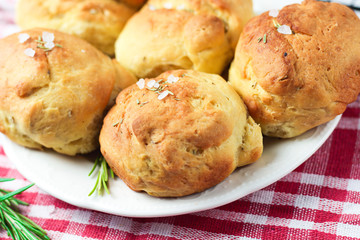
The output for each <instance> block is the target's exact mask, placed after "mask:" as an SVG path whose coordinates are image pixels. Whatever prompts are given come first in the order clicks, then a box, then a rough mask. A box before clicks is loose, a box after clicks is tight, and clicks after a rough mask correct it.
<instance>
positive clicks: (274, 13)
mask: <svg viewBox="0 0 360 240" xmlns="http://www.w3.org/2000/svg"><path fill="white" fill-rule="evenodd" d="M278 15H279V10H277V9H272V10H270V11H269V16H270V17H277V16H278Z"/></svg>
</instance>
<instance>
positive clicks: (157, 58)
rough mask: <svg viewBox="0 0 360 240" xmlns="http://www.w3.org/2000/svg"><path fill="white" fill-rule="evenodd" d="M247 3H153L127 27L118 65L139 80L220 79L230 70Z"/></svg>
mask: <svg viewBox="0 0 360 240" xmlns="http://www.w3.org/2000/svg"><path fill="white" fill-rule="evenodd" d="M252 14H253V12H252V1H251V0H241V1H235V0H221V1H218V0H216V1H215V0H186V1H160V0H152V1H148V3H147V4H146V5H145V6H144V7H143V8H142V9H141V10H140V12H138V13H137V14H135V15H134V16H133V17H132V18H131V19H130V20H129V21H128V23H127V24H126V26H125V27H124V29H123V31H122V32H121V34H120V36H119V38H118V39H117V41H116V43H115V52H116V53H115V55H116V59H117V60H118V61H119V62H120V63H121V64H122V65H123V66H124V67H126V68H128V69H129V70H130V71H132V72H133V73H134V74H135V75H136V76H137V77H156V76H157V75H159V74H160V73H162V72H164V71H166V70H171V69H194V70H198V71H203V72H209V73H218V74H220V73H221V72H222V71H223V70H224V68H225V67H226V66H227V64H229V61H230V60H231V59H232V57H233V52H234V49H235V46H236V43H237V41H238V38H239V35H240V32H241V30H242V28H243V26H244V24H245V22H246V21H247V20H248V19H250V17H251V16H252Z"/></svg>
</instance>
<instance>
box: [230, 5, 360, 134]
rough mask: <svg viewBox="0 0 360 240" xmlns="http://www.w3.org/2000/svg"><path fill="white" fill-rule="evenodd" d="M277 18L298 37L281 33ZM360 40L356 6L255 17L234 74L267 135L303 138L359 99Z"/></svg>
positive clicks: (289, 9) (243, 40) (291, 8)
mask: <svg viewBox="0 0 360 240" xmlns="http://www.w3.org/2000/svg"><path fill="white" fill-rule="evenodd" d="M273 20H275V21H277V22H278V23H279V24H280V25H287V26H289V27H290V28H291V30H292V31H293V34H291V35H285V34H282V33H279V32H278V31H277V28H276V27H275V25H274V22H273ZM265 34H266V43H264V39H263V38H264V35H265ZM258 39H260V41H259V40H258ZM359 43H360V21H359V19H358V17H357V16H356V15H355V13H354V12H353V11H352V10H351V9H349V8H347V7H345V6H343V5H340V4H337V3H324V2H317V1H312V0H309V1H304V2H303V3H302V4H294V5H289V6H286V7H284V8H283V9H282V10H281V11H280V12H279V15H278V16H277V17H276V18H274V17H271V16H269V12H265V13H263V14H262V15H260V16H257V17H255V18H253V19H252V20H250V21H249V23H248V24H247V25H246V26H245V28H244V31H243V34H242V36H241V38H240V40H239V44H238V46H237V50H236V53H235V60H234V62H233V63H232V66H231V69H230V74H229V79H230V82H231V84H232V85H233V86H234V87H235V88H236V90H237V91H238V92H239V93H240V94H241V96H242V97H243V99H244V101H245V103H246V105H247V106H248V109H249V112H250V114H251V116H253V118H254V119H255V121H256V122H258V123H260V125H261V127H262V130H263V133H264V134H266V135H269V136H276V137H293V136H297V135H299V134H301V133H303V132H305V131H307V130H309V129H310V128H313V127H315V126H318V125H320V124H322V123H324V122H327V121H329V120H331V119H333V118H334V117H335V116H336V115H338V114H341V113H342V112H343V111H344V110H345V108H346V105H347V104H348V103H350V102H352V101H354V100H355V99H356V97H357V95H358V93H359V86H360V76H359V70H360V47H359V46H360V45H359Z"/></svg>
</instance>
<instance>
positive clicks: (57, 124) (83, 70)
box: [0, 29, 116, 155]
mask: <svg viewBox="0 0 360 240" xmlns="http://www.w3.org/2000/svg"><path fill="white" fill-rule="evenodd" d="M45 31H46V32H50V33H53V34H54V37H55V40H54V43H55V44H58V45H57V46H55V47H54V48H53V49H52V50H49V51H46V50H45V49H42V48H39V47H38V46H44V44H42V43H39V42H37V40H38V38H39V37H41V36H42V34H43V32H45ZM21 33H27V34H28V35H29V36H30V38H29V39H27V40H26V41H25V42H24V43H20V42H19V39H18V37H19V35H20V34H21ZM21 33H16V34H13V35H11V36H9V37H6V38H3V39H0V52H1V56H0V130H1V132H3V133H4V134H6V135H7V136H8V137H9V138H11V139H12V140H13V141H15V142H17V143H19V144H21V145H25V146H27V147H32V148H42V147H46V148H52V149H54V150H55V151H58V152H60V153H64V154H69V155H75V154H76V153H87V152H90V151H93V150H95V148H96V147H97V146H98V141H97V136H98V134H99V130H100V127H101V123H102V117H103V111H104V109H105V107H106V105H107V103H108V101H109V98H110V94H111V91H112V90H113V86H114V81H115V78H116V73H115V69H114V65H113V63H112V61H111V59H110V58H109V57H107V56H106V55H104V54H103V53H102V52H100V51H98V50H97V49H95V48H94V47H93V46H91V45H90V44H88V43H87V42H85V41H83V40H81V39H79V38H76V37H73V36H71V35H68V34H64V33H60V32H57V31H54V30H46V29H32V30H28V31H25V32H21ZM42 40H43V39H42ZM27 48H32V49H33V50H35V55H34V56H33V57H31V56H28V55H26V54H25V53H24V51H25V49H27Z"/></svg>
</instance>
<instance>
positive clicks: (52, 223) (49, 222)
mask: <svg viewBox="0 0 360 240" xmlns="http://www.w3.org/2000/svg"><path fill="white" fill-rule="evenodd" d="M32 219H33V220H35V221H36V220H37V222H38V221H39V219H38V218H32ZM69 224H70V221H66V220H59V219H45V221H44V222H43V223H42V224H40V225H41V227H42V228H43V229H46V230H47V231H59V232H65V231H66V229H67V228H68V226H69Z"/></svg>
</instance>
